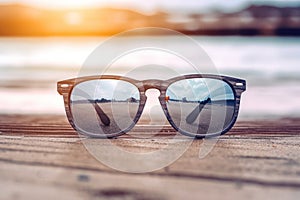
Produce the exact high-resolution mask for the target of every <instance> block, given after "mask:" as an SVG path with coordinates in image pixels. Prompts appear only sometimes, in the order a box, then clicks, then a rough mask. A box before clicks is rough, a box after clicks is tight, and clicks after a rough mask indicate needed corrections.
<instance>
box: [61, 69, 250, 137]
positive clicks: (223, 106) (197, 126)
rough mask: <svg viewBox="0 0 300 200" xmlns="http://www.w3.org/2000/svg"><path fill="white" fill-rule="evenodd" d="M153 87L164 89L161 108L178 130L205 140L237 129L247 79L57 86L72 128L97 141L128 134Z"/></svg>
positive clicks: (197, 77) (115, 80) (118, 80)
mask: <svg viewBox="0 0 300 200" xmlns="http://www.w3.org/2000/svg"><path fill="white" fill-rule="evenodd" d="M148 89H157V90H159V91H160V95H159V97H158V99H159V102H160V104H161V107H162V110H163V112H164V114H165V116H166V118H167V120H168V121H169V123H170V124H171V126H172V127H173V128H174V129H175V130H176V131H178V132H180V133H181V134H184V135H187V136H191V137H195V138H204V137H212V136H218V135H222V134H225V133H226V132H228V131H229V130H230V129H231V128H232V126H233V125H234V123H235V122H236V119H237V117H238V112H239V105H240V99H241V94H242V93H243V92H244V91H245V90H246V81H245V80H241V79H238V78H233V77H228V76H219V75H208V74H191V75H185V76H179V77H175V78H171V79H168V80H156V79H149V80H134V79H131V78H127V77H122V76H114V75H102V76H88V77H79V78H73V79H68V80H63V81H60V82H58V83H57V91H58V93H59V94H61V95H63V98H64V104H65V110H66V114H67V118H68V120H69V122H70V124H71V126H72V127H73V128H74V129H75V130H76V131H77V132H78V133H80V134H83V135H85V136H89V137H98V138H112V137H117V136H120V135H122V134H125V133H127V132H129V131H130V130H131V129H132V128H133V127H134V126H135V124H136V123H137V122H138V120H139V118H140V117H141V114H142V112H143V109H144V106H145V103H146V100H147V96H146V94H145V92H146V91H147V90H148Z"/></svg>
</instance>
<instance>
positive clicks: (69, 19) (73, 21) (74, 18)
mask: <svg viewBox="0 0 300 200" xmlns="http://www.w3.org/2000/svg"><path fill="white" fill-rule="evenodd" d="M65 20H66V23H67V24H70V25H79V24H81V22H82V16H81V14H80V13H78V12H69V13H67V14H65Z"/></svg>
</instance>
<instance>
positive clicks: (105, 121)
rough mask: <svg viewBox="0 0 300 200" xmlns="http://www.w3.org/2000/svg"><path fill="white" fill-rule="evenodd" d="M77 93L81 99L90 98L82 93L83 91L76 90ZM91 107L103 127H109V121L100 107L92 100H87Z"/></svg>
mask: <svg viewBox="0 0 300 200" xmlns="http://www.w3.org/2000/svg"><path fill="white" fill-rule="evenodd" d="M76 91H77V92H79V93H80V96H82V97H86V98H91V97H90V95H88V94H87V93H86V92H84V91H83V90H80V89H76ZM88 101H89V102H90V103H91V104H92V105H93V107H94V108H95V110H96V113H97V115H98V117H99V119H100V120H101V122H102V123H103V124H104V125H105V126H109V124H110V119H109V117H108V116H107V115H106V114H105V112H104V111H103V110H102V109H101V108H100V106H99V105H98V104H97V103H96V101H94V100H88Z"/></svg>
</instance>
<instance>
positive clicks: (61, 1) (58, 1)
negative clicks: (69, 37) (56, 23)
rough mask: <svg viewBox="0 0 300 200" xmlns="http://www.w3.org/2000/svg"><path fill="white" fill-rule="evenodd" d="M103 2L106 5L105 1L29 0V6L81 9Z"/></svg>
mask: <svg viewBox="0 0 300 200" xmlns="http://www.w3.org/2000/svg"><path fill="white" fill-rule="evenodd" d="M103 2H104V3H105V1H104V0H103V1H102V0H43V1H41V0H28V3H29V4H33V5H39V6H42V7H48V8H49V7H51V8H81V7H87V6H95V5H97V4H100V3H103Z"/></svg>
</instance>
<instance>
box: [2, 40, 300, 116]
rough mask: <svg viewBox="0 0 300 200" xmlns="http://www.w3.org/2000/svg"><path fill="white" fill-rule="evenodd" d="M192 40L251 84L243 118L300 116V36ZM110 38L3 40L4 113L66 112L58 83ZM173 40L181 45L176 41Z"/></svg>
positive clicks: (231, 73)
mask: <svg viewBox="0 0 300 200" xmlns="http://www.w3.org/2000/svg"><path fill="white" fill-rule="evenodd" d="M156 37H162V42H163V41H164V38H163V37H170V36H156ZM192 38H193V39H194V40H196V41H197V42H198V43H199V45H200V46H201V47H202V48H203V49H204V50H205V51H206V53H207V54H208V56H209V57H210V58H211V60H212V61H213V63H214V64H215V66H216V67H217V69H218V71H219V72H220V74H224V75H229V76H235V77H240V78H242V79H246V80H247V91H246V92H245V93H244V94H243V96H242V105H241V111H240V119H269V118H281V117H300V87H299V86H300V38H296V37H295V38H292V37H235V36H233V37H206V36H195V37H192ZM105 39H107V38H105V37H42V38H18V37H13V38H5V37H4V38H3V37H2V38H0V97H1V98H0V114H5V113H19V114H28V113H35V114H47V113H49V114H64V107H63V100H62V97H61V96H59V95H58V93H57V92H56V82H57V81H59V80H62V79H67V78H71V77H76V76H77V74H78V70H80V67H81V65H82V64H83V63H84V61H85V59H86V58H87V57H88V55H89V54H90V53H91V52H92V51H93V50H94V49H95V48H96V47H97V46H98V45H100V44H101V42H103V41H104V40H105ZM172 40H173V42H174V43H176V42H178V40H176V38H175V37H174V38H173V39H171V41H172ZM168 41H170V40H168ZM122 45H126V42H125V43H124V44H122ZM166 45H167V44H166ZM182 48H185V45H184V44H183V45H182ZM112 50H113V49H112ZM191 53H192V52H191ZM143 59H147V57H145V58H143ZM137 62H139V61H137ZM137 64H139V63H137ZM141 64H143V63H141Z"/></svg>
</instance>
